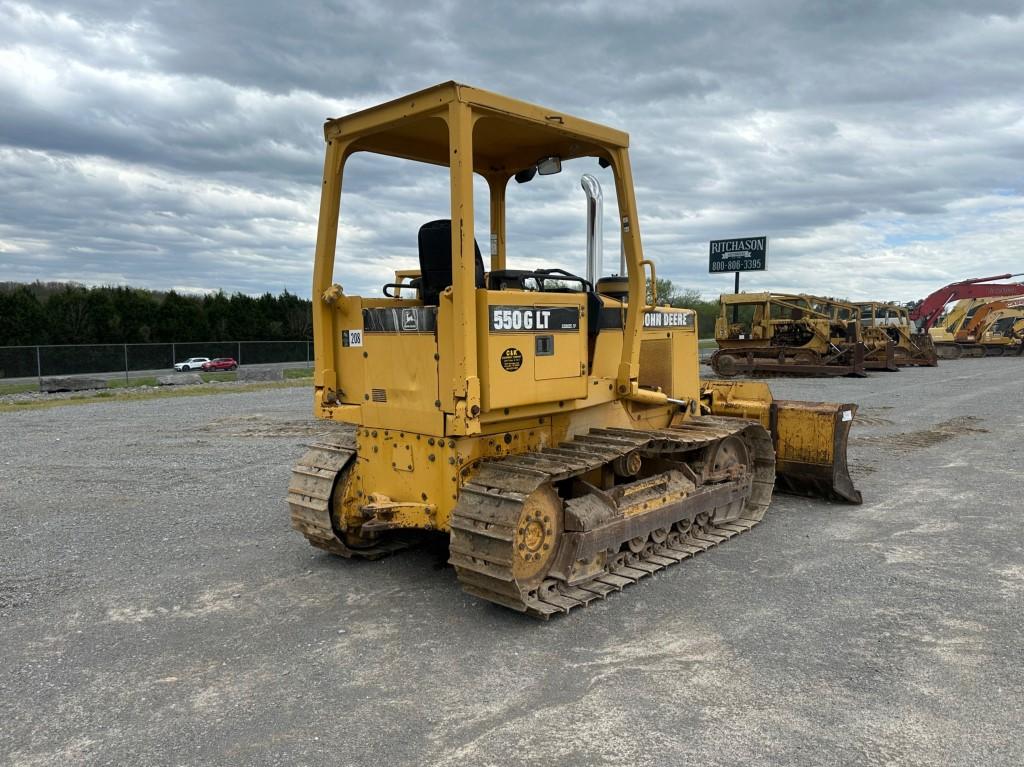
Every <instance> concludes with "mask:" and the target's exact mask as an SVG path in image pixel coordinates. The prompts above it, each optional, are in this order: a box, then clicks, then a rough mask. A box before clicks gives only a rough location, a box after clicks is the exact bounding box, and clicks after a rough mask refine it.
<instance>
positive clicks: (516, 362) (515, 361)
mask: <svg viewBox="0 0 1024 767" xmlns="http://www.w3.org/2000/svg"><path fill="white" fill-rule="evenodd" d="M501 366H502V367H503V368H504V369H505V370H507V371H508V372H509V373H514V372H516V371H517V370H519V368H521V367H522V366H523V353H522V352H521V351H519V350H518V349H517V348H516V347H514V346H510V347H508V348H507V349H506V350H505V351H503V352H502V353H501Z"/></svg>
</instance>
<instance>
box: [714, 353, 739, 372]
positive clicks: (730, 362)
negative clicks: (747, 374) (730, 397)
mask: <svg viewBox="0 0 1024 767" xmlns="http://www.w3.org/2000/svg"><path fill="white" fill-rule="evenodd" d="M711 369H712V370H714V371H715V373H717V374H718V375H720V376H722V378H733V377H734V376H736V375H739V372H740V365H739V361H738V360H737V359H736V357H734V356H733V355H732V354H721V353H719V352H715V354H714V356H712V358H711Z"/></svg>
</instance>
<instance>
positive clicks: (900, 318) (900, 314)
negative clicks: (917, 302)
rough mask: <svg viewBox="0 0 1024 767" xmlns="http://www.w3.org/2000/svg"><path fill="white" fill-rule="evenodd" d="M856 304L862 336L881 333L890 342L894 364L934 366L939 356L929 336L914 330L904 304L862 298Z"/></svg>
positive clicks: (902, 365)
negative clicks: (863, 299) (862, 299)
mask: <svg viewBox="0 0 1024 767" xmlns="http://www.w3.org/2000/svg"><path fill="white" fill-rule="evenodd" d="M856 306H857V308H858V310H859V311H860V322H861V327H862V328H863V332H864V334H865V336H867V335H868V333H869V332H872V333H882V334H885V336H886V337H888V338H889V340H890V341H891V342H892V345H893V356H894V360H895V362H896V364H897V365H898V366H900V367H904V366H907V365H923V366H927V367H935V366H936V365H938V364H939V355H938V353H937V352H936V351H935V344H934V343H933V341H932V338H931V336H929V335H928V334H927V333H918V332H916V329H915V328H914V324H913V323H912V322H911V321H910V313H909V311H908V310H907V309H906V308H905V307H903V306H899V305H898V304H886V303H879V302H877V301H862V302H858V303H857V304H856Z"/></svg>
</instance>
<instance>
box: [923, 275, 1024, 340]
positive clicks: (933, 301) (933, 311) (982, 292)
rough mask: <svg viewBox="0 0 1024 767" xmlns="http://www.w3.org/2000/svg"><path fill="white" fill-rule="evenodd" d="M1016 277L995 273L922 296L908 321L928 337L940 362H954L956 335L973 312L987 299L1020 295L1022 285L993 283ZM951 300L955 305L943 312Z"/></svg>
mask: <svg viewBox="0 0 1024 767" xmlns="http://www.w3.org/2000/svg"><path fill="white" fill-rule="evenodd" d="M1020 276H1021V274H1020V273H1018V274H997V275H995V276H993V277H974V278H972V279H969V280H960V281H959V282H952V283H950V284H949V285H945V286H943V287H941V288H939V289H938V290H936V291H934V292H933V293H930V294H929V295H928V296H926V297H925V298H924V299H923V300H922V301H921V303H919V304H918V305H917V306H916V307H914V308H913V309H912V310H911V311H910V320H911V322H913V323H914V324H915V325H916V326H917V330H918V332H919V333H928V334H929V335H930V336H931V338H932V341H933V342H934V344H935V350H936V352H937V353H938V356H939V358H940V359H957V358H959V357H960V356H962V354H963V349H962V348H961V347H960V346H959V344H958V342H957V340H956V333H957V332H958V331H959V330H960V329H961V328H962V327H963V325H964V324H965V323H966V322H968V321H969V320H970V318H971V316H972V314H973V312H975V311H977V309H978V308H979V307H980V306H982V305H984V304H985V303H987V302H988V301H989V300H993V299H996V298H1007V297H1013V296H1024V282H997V280H1008V279H1010V278H1012V277H1020ZM954 301H955V302H956V305H955V306H954V307H953V308H952V309H951V310H950V311H949V312H948V313H945V308H946V306H947V305H949V304H951V303H953V302H954Z"/></svg>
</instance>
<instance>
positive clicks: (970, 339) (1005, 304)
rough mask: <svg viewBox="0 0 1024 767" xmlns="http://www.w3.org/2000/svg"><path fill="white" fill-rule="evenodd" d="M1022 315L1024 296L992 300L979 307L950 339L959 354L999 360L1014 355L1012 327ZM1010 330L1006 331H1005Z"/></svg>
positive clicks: (1015, 339) (1023, 311) (1016, 351)
mask: <svg viewBox="0 0 1024 767" xmlns="http://www.w3.org/2000/svg"><path fill="white" fill-rule="evenodd" d="M1022 316H1024V296H1021V297H1017V298H996V299H992V300H990V301H988V302H986V303H985V304H984V305H983V306H979V307H978V308H977V310H976V311H974V312H972V313H971V314H970V317H969V318H967V320H966V321H965V322H964V323H963V325H962V326H961V327H960V329H959V330H957V332H956V335H955V337H954V341H955V343H956V345H957V346H958V347H959V350H960V354H961V355H966V356H969V357H1000V356H1003V355H1004V354H1007V355H1014V354H1017V353H1018V339H1017V338H1015V337H1014V333H1013V332H1012V331H1013V328H1014V326H1015V324H1016V323H1017V321H1018V320H1020V319H1021V317H1022ZM1006 331H1010V332H1006Z"/></svg>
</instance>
